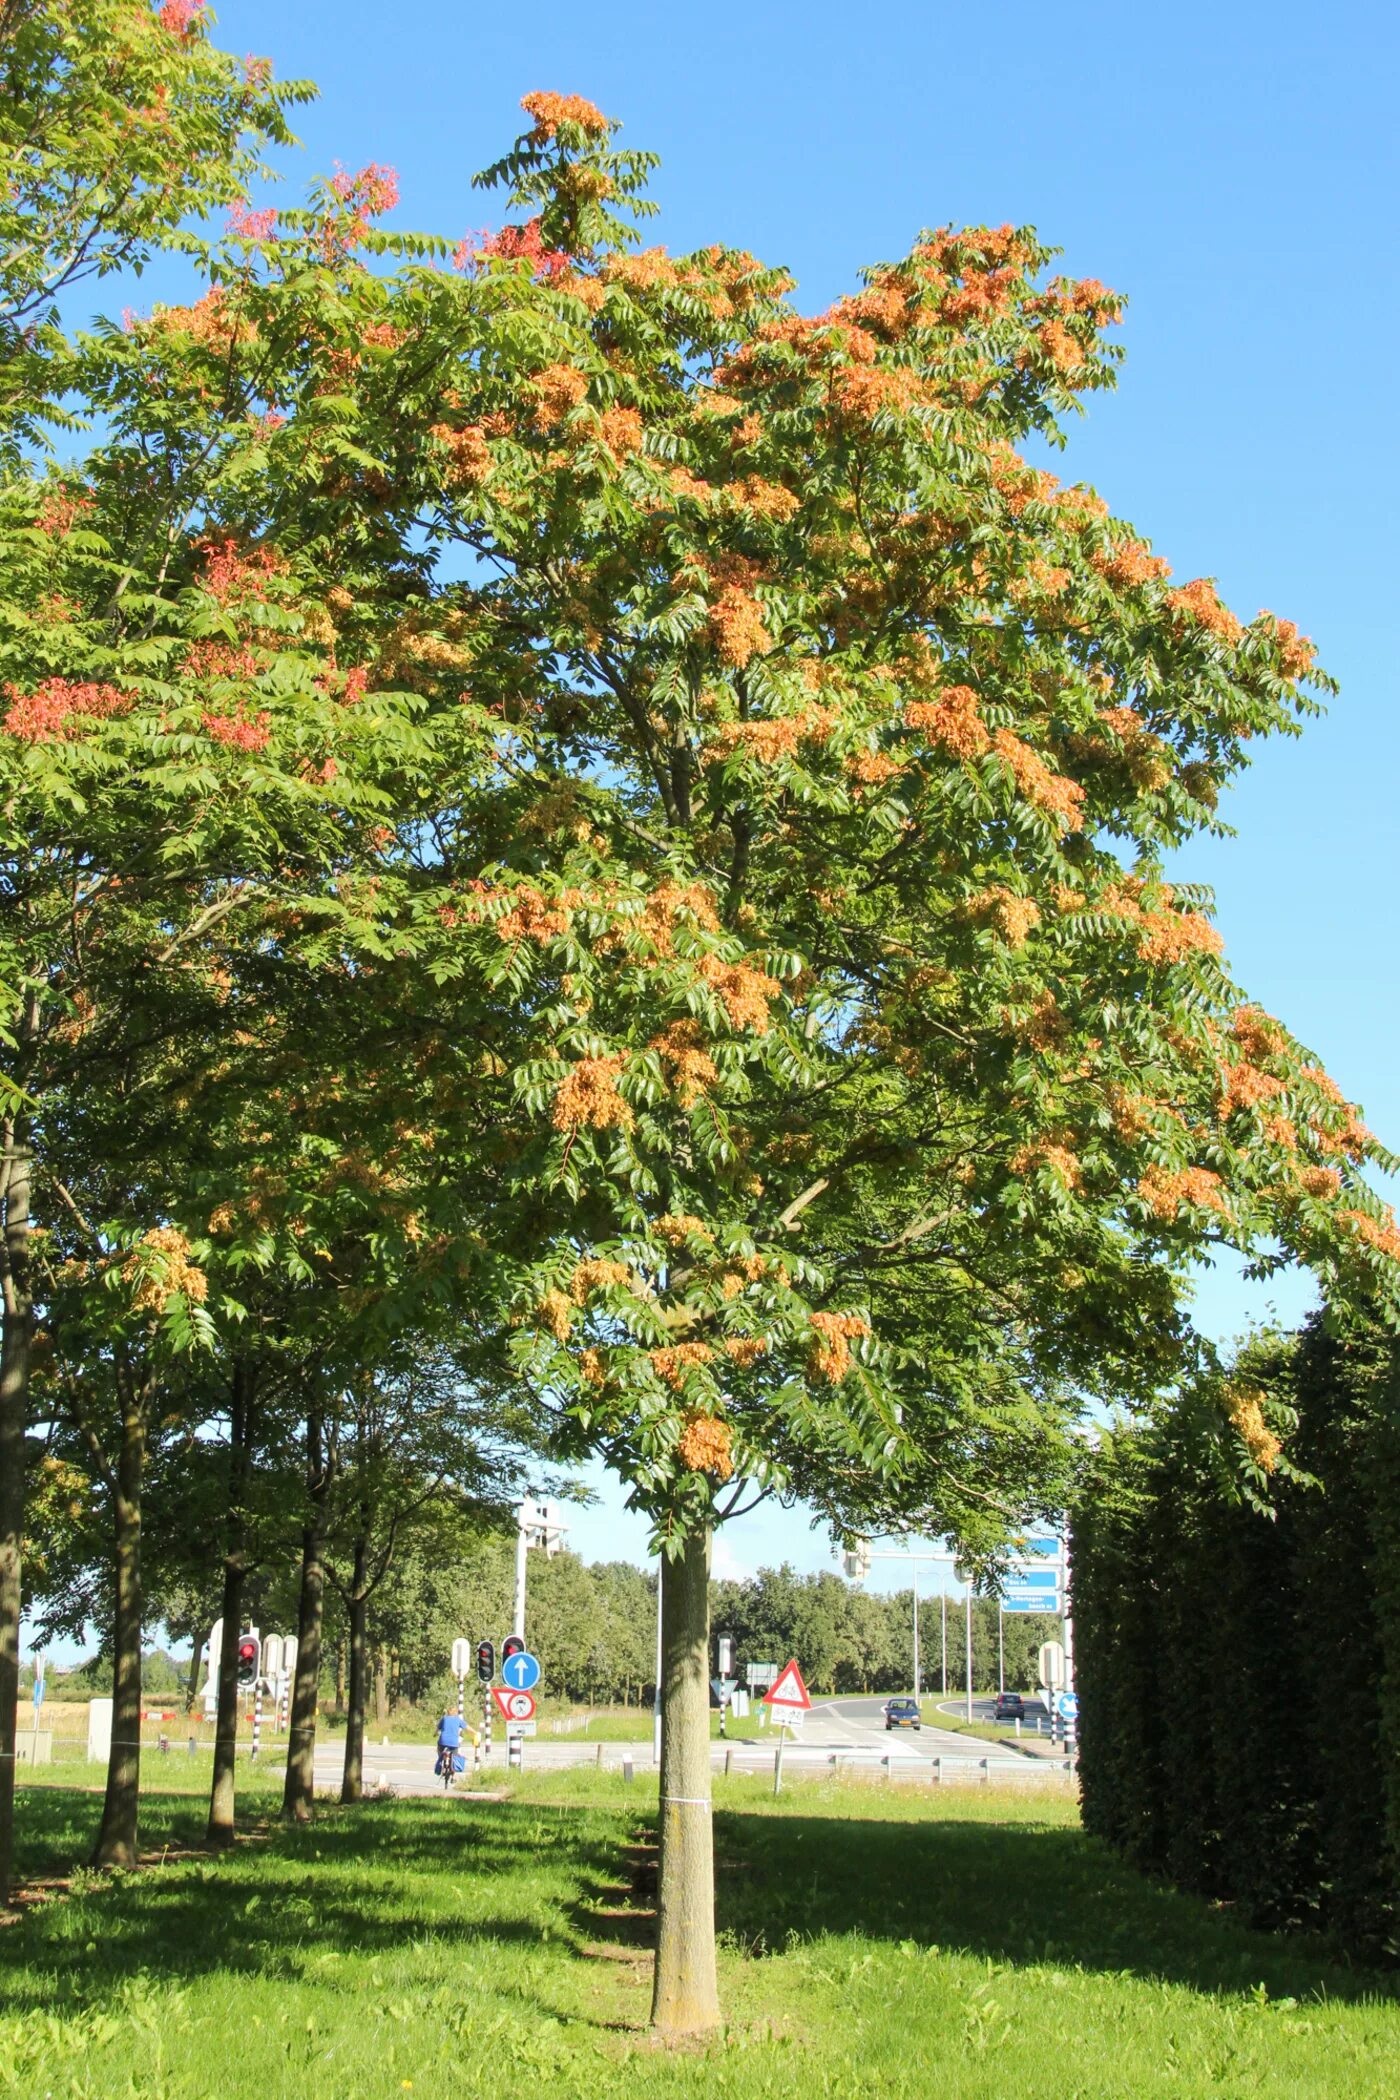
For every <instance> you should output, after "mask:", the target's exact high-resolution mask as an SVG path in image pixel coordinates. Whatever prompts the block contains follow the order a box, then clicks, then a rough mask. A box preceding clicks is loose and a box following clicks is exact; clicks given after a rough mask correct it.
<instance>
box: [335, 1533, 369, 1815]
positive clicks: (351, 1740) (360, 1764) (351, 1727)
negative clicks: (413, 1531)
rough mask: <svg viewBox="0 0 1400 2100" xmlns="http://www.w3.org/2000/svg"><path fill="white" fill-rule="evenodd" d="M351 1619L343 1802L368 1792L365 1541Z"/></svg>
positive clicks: (359, 1545)
mask: <svg viewBox="0 0 1400 2100" xmlns="http://www.w3.org/2000/svg"><path fill="white" fill-rule="evenodd" d="M346 1611H347V1615H348V1617H349V1621H350V1703H349V1709H348V1711H347V1713H346V1717H345V1776H344V1778H343V1779H342V1780H341V1783H340V1798H341V1800H342V1801H358V1800H360V1799H361V1798H362V1796H363V1793H364V1770H365V1693H366V1691H367V1690H368V1683H367V1677H366V1663H367V1661H368V1656H367V1654H366V1649H365V1622H366V1620H367V1619H368V1617H369V1598H368V1597H367V1596H366V1595H365V1542H364V1540H363V1539H356V1541H355V1572H354V1575H353V1577H352V1579H351V1589H350V1595H349V1598H348V1599H347V1603H346Z"/></svg>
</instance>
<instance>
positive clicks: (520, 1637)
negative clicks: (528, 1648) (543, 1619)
mask: <svg viewBox="0 0 1400 2100" xmlns="http://www.w3.org/2000/svg"><path fill="white" fill-rule="evenodd" d="M524 1653H525V1636H524V1634H523V1633H508V1634H507V1635H506V1637H505V1639H504V1640H503V1641H502V1642H501V1661H502V1662H503V1663H508V1662H509V1661H510V1659H511V1657H512V1655H523V1654H524Z"/></svg>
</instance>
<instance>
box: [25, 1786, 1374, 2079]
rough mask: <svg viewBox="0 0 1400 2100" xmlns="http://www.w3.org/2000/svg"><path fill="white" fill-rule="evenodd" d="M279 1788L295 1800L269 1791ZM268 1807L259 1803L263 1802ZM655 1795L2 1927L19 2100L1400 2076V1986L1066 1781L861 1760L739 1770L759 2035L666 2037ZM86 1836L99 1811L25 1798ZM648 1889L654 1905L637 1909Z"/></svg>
mask: <svg viewBox="0 0 1400 2100" xmlns="http://www.w3.org/2000/svg"><path fill="white" fill-rule="evenodd" d="M263 1805H264V1807H266V1805H267V1804H263ZM256 1806H257V1804H256V1803H255V1804H254V1807H255V1808H256ZM654 1810H655V1788H654V1785H652V1784H649V1783H648V1782H647V1781H646V1780H645V1779H644V1778H641V1777H639V1779H638V1780H637V1781H636V1782H635V1783H634V1784H632V1785H631V1786H628V1785H626V1784H625V1783H624V1782H623V1781H622V1780H621V1778H620V1777H619V1776H618V1775H616V1774H613V1773H608V1772H597V1771H594V1770H591V1769H588V1768H584V1769H582V1770H570V1771H560V1772H537V1773H534V1774H528V1775H526V1776H525V1777H524V1778H522V1779H520V1780H518V1781H517V1782H515V1783H514V1785H513V1786H512V1787H511V1788H510V1791H509V1794H508V1797H507V1798H506V1799H503V1800H491V1801H468V1800H462V1799H451V1800H446V1801H399V1802H389V1803H375V1804H372V1805H369V1804H367V1805H366V1806H364V1807H362V1808H359V1809H355V1810H327V1811H325V1812H324V1813H323V1814H321V1815H320V1816H319V1817H318V1820H317V1821H316V1823H315V1824H314V1825H312V1826H311V1827H310V1828H309V1829H300V1830H293V1829H285V1828H282V1827H280V1826H276V1825H273V1826H271V1828H270V1829H269V1831H268V1834H267V1835H266V1836H261V1837H258V1838H255V1839H254V1840H252V1841H249V1842H245V1843H242V1844H240V1845H239V1846H237V1847H236V1848H235V1850H234V1852H233V1853H232V1855H231V1856H228V1857H225V1858H221V1859H218V1860H210V1859H206V1858H200V1857H186V1858H184V1859H179V1858H177V1857H176V1856H175V1854H176V1853H177V1852H178V1850H179V1849H180V1848H181V1846H182V1845H183V1844H185V1843H187V1842H189V1841H190V1840H195V1841H196V1842H197V1840H198V1836H199V1833H200V1831H201V1830H202V1823H203V1815H202V1804H200V1803H197V1802H194V1801H192V1800H191V1799H190V1798H189V1797H188V1796H184V1797H182V1796H179V1795H175V1794H153V1795H151V1796H150V1797H149V1798H148V1800H147V1804H146V1811H145V1815H146V1837H147V1841H148V1844H149V1845H150V1846H151V1849H153V1850H155V1851H157V1852H158V1851H159V1849H160V1847H161V1845H168V1846H169V1847H170V1848H171V1850H170V1852H169V1854H168V1855H167V1860H168V1863H167V1864H166V1865H165V1866H163V1867H152V1868H150V1869H148V1870H147V1871H145V1872H143V1873H141V1874H138V1875H134V1876H128V1877H122V1878H120V1879H117V1880H116V1881H106V1882H101V1883H98V1882H95V1881H94V1880H93V1879H92V1878H91V1877H87V1876H80V1877H79V1878H78V1883H77V1888H76V1891H75V1893H74V1894H72V1895H71V1896H69V1897H68V1898H66V1899H65V1900H62V1901H56V1902H52V1903H49V1904H46V1905H43V1906H40V1907H38V1908H36V1909H33V1910H30V1911H28V1912H27V1913H25V1914H24V1916H22V1917H21V1919H20V1920H19V1922H17V1923H16V1924H14V1925H11V1926H8V1927H7V1928H5V1929H4V1930H3V1931H0V2006H3V2008H4V2010H3V2013H0V2093H15V2094H23V2095H26V2096H27V2095H30V2094H44V2095H50V2096H52V2100H107V2096H114V2095H121V2094H139V2095H141V2096H143V2100H207V2096H208V2095H210V2094H212V2093H215V2092H217V2093H218V2094H219V2095H220V2096H221V2100H294V2096H295V2100H389V2096H392V2095H397V2094H401V2093H404V2092H409V2091H412V2092H415V2093H417V2094H420V2095H422V2094H428V2093H433V2094H437V2093H441V2092H446V2091H460V2092H464V2093H466V2094H467V2095H471V2096H474V2095H476V2094H477V2093H478V2092H482V2093H485V2092H488V2091H489V2092H492V2093H496V2092H502V2091H509V2090H511V2089H514V2088H522V2087H527V2086H528V2087H529V2088H531V2089H534V2090H547V2091H548V2092H549V2094H550V2095H551V2100H556V2096H562V2100H599V2096H608V2095H611V2094H613V2093H617V2094H620V2095H625V2096H628V2100H633V2096H635V2100H652V2096H656V2100H662V2096H671V2095H678V2096H694V2100H699V2096H700V2095H702V2094H703V2095H706V2096H718V2100H770V2096H786V2095H789V2094H791V2095H792V2096H794V2100H809V2096H814V2100H836V2096H838V2095H839V2096H841V2100H850V2096H852V2095H859V2096H860V2100H916V2096H917V2100H926V2096H927V2095H928V2094H929V2093H931V2092H936V2093H938V2094H939V2095H940V2100H942V2096H948V2100H994V2096H996V2100H1001V2096H1004V2095H1005V2093H1006V2092H1007V2091H1008V2090H1010V2089H1014V2088H1017V2087H1021V2086H1024V2085H1025V2084H1026V2082H1027V2081H1028V2080H1029V2081H1034V2080H1039V2079H1042V2078H1053V2081H1054V2087H1055V2090H1056V2092H1057V2093H1058V2094H1060V2095H1062V2096H1064V2100H1107V2096H1113V2100H1127V2096H1133V2100H1136V2096H1138V2095H1147V2096H1149V2100H1152V2096H1159V2095H1160V2096H1167V2095H1170V2096H1172V2100H1196V2096H1198V2095H1204V2094H1214V2093H1219V2094H1224V2095H1229V2096H1233V2095H1244V2094H1249V2095H1264V2096H1266V2100H1292V2096H1294V2095H1307V2096H1308V2100H1334V2096H1335V2100H1341V2096H1342V2095H1351V2094H1353V2093H1356V2092H1374V2093H1387V2092H1390V2091H1393V2090H1394V2089H1395V2085H1396V2074H1397V2068H1398V2067H1400V2000H1398V1999H1397V1997H1396V1995H1395V1987H1394V1985H1393V1983H1392V1982H1390V1981H1388V1980H1386V1979H1380V1978H1376V1977H1368V1976H1366V1975H1364V1974H1362V1973H1360V1972H1357V1971H1355V1970H1352V1969H1349V1968H1348V1967H1346V1966H1345V1965H1344V1964H1342V1963H1340V1962H1338V1961H1336V1960H1334V1959H1332V1958H1330V1957H1329V1955H1328V1953H1327V1952H1326V1950H1325V1949H1323V1948H1321V1947H1318V1946H1316V1945H1314V1944H1311V1943H1308V1942H1303V1941H1284V1940H1280V1939H1274V1938H1270V1937H1267V1936H1265V1935H1262V1934H1258V1933H1252V1932H1249V1931H1247V1930H1245V1929H1244V1928H1243V1927H1242V1926H1240V1925H1239V1924H1238V1923H1237V1922H1236V1921H1234V1920H1233V1919H1232V1918H1231V1917H1230V1916H1229V1915H1228V1914H1227V1913H1224V1912H1222V1911H1218V1910H1212V1909H1210V1908H1209V1907H1207V1906H1206V1905H1203V1904H1202V1903H1200V1902H1198V1901H1196V1900H1195V1899H1192V1898H1188V1897H1184V1896H1178V1895H1175V1894H1173V1893H1171V1892H1170V1891H1167V1890H1164V1889H1162V1888H1159V1887H1156V1886H1154V1885H1153V1884H1151V1883H1147V1882H1144V1881H1141V1880H1140V1879H1138V1878H1137V1877H1136V1876H1134V1875H1133V1874H1131V1873H1130V1872H1129V1871H1128V1870H1127V1869H1126V1868H1124V1867H1122V1866H1120V1865H1119V1864H1118V1863H1117V1862H1116V1861H1115V1860H1114V1859H1112V1857H1111V1856H1110V1855H1109V1854H1107V1853H1106V1852H1104V1851H1103V1850H1102V1849H1101V1848H1100V1847H1099V1846H1098V1845H1096V1844H1095V1843H1094V1842H1092V1841H1091V1840H1090V1839H1088V1838H1086V1837H1085V1836H1084V1835H1083V1833H1082V1831H1081V1830H1080V1829H1079V1827H1078V1822H1077V1818H1076V1814H1075V1809H1074V1805H1073V1803H1072V1802H1071V1801H1069V1800H1067V1799H1065V1798H1064V1797H1063V1796H1057V1795H1048V1794H1046V1793H1043V1792H1041V1791H1039V1790H1037V1791H1036V1792H1035V1793H1033V1794H1027V1793H1022V1792H1019V1791H1015V1790H1012V1789H1000V1788H995V1787H989V1788H980V1789H975V1790H969V1791H968V1792H967V1793H963V1792H961V1791H959V1792H957V1793H948V1792H940V1793H934V1792H933V1791H932V1790H930V1792H929V1793H928V1794H925V1793H923V1792H922V1791H915V1790H910V1791H909V1792H908V1793H906V1792H905V1791H904V1790H903V1789H900V1788H891V1787H889V1786H881V1785H878V1784H870V1783H868V1782H861V1781H856V1780H849V1779H839V1780H831V1781H816V1782H811V1783H808V1784H806V1785H804V1786H803V1787H802V1788H801V1789H794V1790H793V1791H792V1792H791V1793H790V1794H785V1795H783V1796H781V1797H780V1798H779V1799H777V1800H774V1799H773V1797H772V1796H771V1794H770V1793H769V1792H768V1791H767V1789H766V1787H765V1784H764V1782H763V1781H761V1780H753V1779H747V1778H738V1777H736V1778H733V1779H730V1780H728V1781H723V1780H722V1781H721V1782H720V1783H719V1784H718V1786H717V1789H716V1814H715V1832H716V1851H717V1857H718V1861H719V1875H718V1883H719V1918H720V1926H721V1948H722V1952H721V1969H722V1987H723V1992H724V1998H725V2004H726V2009H727V2013H728V2017H729V2023H730V2024H729V2027H728V2030H727V2033H726V2035H725V2037H724V2039H723V2040H722V2041H719V2042H717V2043H715V2044H713V2045H712V2046H711V2047H709V2048H707V2049H705V2050H702V2051H698V2052H695V2051H687V2050H674V2051H662V2050H658V2049H656V2048H654V2047H653V2046H652V2045H651V2044H650V2043H649V2042H648V2040H647V2038H646V2034H645V2018H646V2012H647V2006H648V1989H649V1965H650V1919H649V1917H648V1916H647V1914H646V1912H645V1908H644V1905H645V1900H646V1885H647V1874H648V1867H649V1861H650V1853H649V1850H648V1848H647V1845H646V1842H645V1840H646V1835H647V1832H648V1831H649V1828H650V1825H651V1821H652V1818H653V1816H654ZM24 1811H25V1821H26V1824H27V1825H28V1826H29V1836H30V1841H31V1843H37V1841H38V1839H39V1837H40V1835H41V1831H40V1826H42V1844H41V1845H40V1846H39V1847H38V1849H41V1850H42V1851H43V1852H44V1854H45V1855H46V1856H47V1857H48V1858H50V1859H56V1858H58V1857H59V1856H61V1855H63V1854H64V1852H65V1848H67V1855H66V1856H67V1857H68V1858H69V1859H72V1858H73V1857H75V1856H81V1854H82V1852H83V1850H84V1849H85V1847H86V1845H87V1843H88V1842H89V1841H90V1837H91V1831H92V1828H93V1824H94V1822H95V1816H96V1804H95V1803H94V1802H93V1801H92V1799H91V1798H90V1797H88V1796H86V1795H82V1794H77V1793H74V1792H71V1791H67V1790H64V1789H60V1788H57V1787H45V1788H42V1789H40V1788H35V1789H33V1790H32V1791H30V1792H29V1793H28V1795H27V1798H26V1800H25V1803H24ZM639 1905H640V1906H642V1907H639Z"/></svg>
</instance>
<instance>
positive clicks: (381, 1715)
mask: <svg viewBox="0 0 1400 2100" xmlns="http://www.w3.org/2000/svg"><path fill="white" fill-rule="evenodd" d="M16 1681H18V1680H16ZM374 1718H375V1722H376V1724H377V1725H378V1726H379V1727H380V1728H383V1727H384V1726H385V1725H386V1724H387V1722H388V1719H389V1658H388V1656H387V1655H386V1654H385V1653H384V1649H383V1646H382V1645H381V1646H380V1647H378V1648H376V1649H375V1651H374Z"/></svg>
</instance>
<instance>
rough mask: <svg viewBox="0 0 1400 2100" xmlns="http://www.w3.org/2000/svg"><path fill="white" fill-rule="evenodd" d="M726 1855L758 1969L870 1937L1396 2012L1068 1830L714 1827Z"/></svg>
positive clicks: (1335, 1959)
mask: <svg viewBox="0 0 1400 2100" xmlns="http://www.w3.org/2000/svg"><path fill="white" fill-rule="evenodd" d="M715 1842H716V1852H717V1855H718V1857H719V1861H720V1866H719V1871H718V1875H717V1911H718V1923H719V1926H720V1929H721V1931H722V1932H724V1933H725V1934H727V1935H728V1937H729V1939H730V1940H731V1942H732V1944H734V1945H735V1946H736V1947H738V1948H740V1949H741V1950H743V1951H744V1952H746V1953H749V1954H751V1955H760V1956H761V1955H763V1954H766V1953H780V1952H782V1950H783V1948H784V1947H785V1946H787V1945H790V1944H792V1942H793V1941H794V1940H805V1939H808V1938H811V1937H815V1936H818V1935H821V1934H825V1933H834V1934H842V1933H859V1934H861V1935H863V1936H865V1937H867V1938H870V1939H876V1940H892V1941H894V1942H896V1943H899V1942H913V1943H914V1944H915V1945H917V1946H921V1947H929V1946H939V1947H944V1948H947V1949H949V1950H958V1951H963V1952H967V1953H972V1954H977V1955H982V1956H986V1957H987V1958H989V1959H991V1960H994V1961H997V1962H1003V1963H1012V1964H1038V1963H1047V1964H1051V1965H1054V1966H1056V1967H1078V1968H1082V1969H1087V1970H1098V1971H1101V1972H1104V1973H1108V1974H1113V1975H1117V1974H1131V1975H1134V1976H1139V1977H1148V1978H1152V1979H1156V1980H1160V1981H1163V1982H1169V1983H1176V1984H1183V1985H1185V1986H1187V1987H1188V1988H1190V1989H1192V1990H1197V1991H1202V1992H1210V1993H1216V1992H1222V1991H1224V1992H1236V1991H1240V1990H1247V1989H1250V1988H1252V1987H1253V1986H1254V1985H1255V1984H1258V1983H1261V1982H1262V1983H1264V1984H1266V1985H1267V1987H1268V1990H1269V1994H1270V1996H1271V1997H1296V1998H1302V1997H1304V1996H1307V1995H1309V1994H1313V1993H1320V1992H1325V1993H1326V1994H1327V1995H1328V1996H1330V1997H1334V1998H1343V1999H1356V1998H1361V1997H1375V1996H1377V1995H1384V1996H1387V1997H1396V1996H1400V1979H1397V1978H1395V1977H1394V1976H1388V1975H1378V1974H1376V1973H1375V1972H1374V1971H1369V1970H1361V1969H1358V1968H1355V1967H1353V1966H1351V1965H1350V1964H1348V1963H1347V1961H1346V1960H1345V1958H1344V1957H1342V1956H1339V1955H1338V1954H1337V1953H1336V1951H1335V1950H1334V1949H1333V1948H1331V1947H1329V1946H1327V1945H1325V1944H1323V1943H1321V1942H1319V1941H1317V1940H1315V1939H1310V1938H1307V1937H1305V1936H1302V1935H1298V1936H1293V1937H1285V1936H1283V1935H1281V1934H1276V1933H1267V1932H1260V1931H1254V1930H1251V1929H1250V1928H1249V1927H1248V1926H1247V1925H1245V1924H1244V1923H1243V1922H1242V1921H1241V1920H1239V1919H1238V1918H1236V1917H1233V1916H1232V1915H1230V1913H1229V1911H1228V1910H1227V1909H1224V1908H1221V1907H1216V1906H1213V1905H1211V1904H1208V1903H1205V1902H1203V1901H1202V1900H1201V1899H1200V1898H1199V1897H1195V1896H1186V1895H1181V1894H1179V1893H1177V1892H1176V1891H1175V1890H1173V1889H1170V1888H1166V1887H1164V1886H1162V1885H1161V1884H1160V1883H1157V1882H1152V1881H1148V1880H1146V1879H1144V1878H1143V1877H1142V1876H1141V1875H1139V1874H1137V1873H1136V1872H1135V1871H1134V1870H1133V1869H1132V1868H1130V1867H1129V1866H1127V1865H1126V1864H1124V1863H1123V1862H1122V1861H1121V1860H1118V1859H1117V1858H1115V1857H1114V1855H1113V1853H1112V1852H1110V1851H1109V1850H1108V1849H1107V1847H1105V1846H1103V1845H1101V1844H1100V1843H1099V1842H1098V1841H1097V1840H1096V1839H1094V1838H1091V1837H1087V1836H1086V1835H1085V1834H1084V1832H1083V1831H1081V1830H1077V1829H1073V1828H1070V1829H1057V1828H1054V1827H1048V1826H1045V1825H1034V1824H1030V1825H1028V1824H1025V1823H1008V1824H1004V1825H997V1824H995V1823H991V1822H976V1823H974V1822H959V1821H949V1822H940V1821H928V1822H922V1821H921V1822H898V1821H895V1820H892V1819H891V1820H888V1821H882V1820H874V1819H872V1820H868V1821H867V1820H863V1819H862V1820H859V1821H855V1820H852V1821H840V1822H838V1821H834V1820H829V1819H827V1818H825V1817H801V1816H783V1817H781V1818H779V1817H764V1816H755V1815H729V1814H724V1813H717V1814H716V1816H715ZM726 1855H728V1856H729V1857H730V1858H731V1859H732V1861H733V1864H731V1865H729V1866H726V1865H725V1863H724V1862H725V1858H726Z"/></svg>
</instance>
